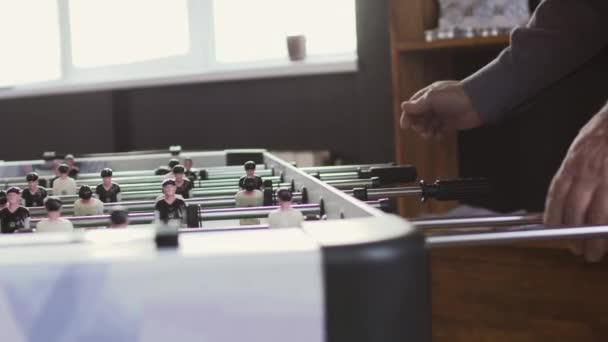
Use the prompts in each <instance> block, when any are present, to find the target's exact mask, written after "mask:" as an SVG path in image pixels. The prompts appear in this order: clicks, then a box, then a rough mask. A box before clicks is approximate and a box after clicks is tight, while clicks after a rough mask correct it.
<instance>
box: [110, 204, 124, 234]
mask: <svg viewBox="0 0 608 342" xmlns="http://www.w3.org/2000/svg"><path fill="white" fill-rule="evenodd" d="M128 227H129V212H128V211H127V208H125V207H123V206H120V205H117V206H115V207H113V208H112V211H111V212H110V226H109V227H108V228H128Z"/></svg>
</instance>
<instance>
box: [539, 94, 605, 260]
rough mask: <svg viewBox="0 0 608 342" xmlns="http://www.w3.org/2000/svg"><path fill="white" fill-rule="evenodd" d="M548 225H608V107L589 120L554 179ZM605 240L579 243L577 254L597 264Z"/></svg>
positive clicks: (550, 193)
mask: <svg viewBox="0 0 608 342" xmlns="http://www.w3.org/2000/svg"><path fill="white" fill-rule="evenodd" d="M544 221H545V224H546V225H548V226H563V225H565V226H579V225H585V224H586V225H598V224H608V106H606V107H604V109H602V110H601V111H600V112H599V113H598V114H596V115H595V116H594V117H593V119H591V121H589V122H588V123H587V124H586V125H585V127H583V129H581V131H580V132H579V134H578V136H577V137H576V139H575V140H574V142H573V143H572V145H571V146H570V149H569V150H568V154H567V155H566V158H565V159H564V161H563V163H562V166H561V167H560V169H559V171H558V172H557V174H556V175H555V177H554V178H553V181H552V182H551V187H550V188H549V194H548V195H547V203H546V206H545V217H544ZM607 247H608V243H607V242H606V240H605V239H594V240H586V241H581V242H576V243H575V245H574V246H572V249H573V252H574V253H575V254H577V255H582V254H584V256H585V259H586V260H587V261H590V262H597V261H600V260H601V259H602V257H603V256H604V254H605V253H606V251H607Z"/></svg>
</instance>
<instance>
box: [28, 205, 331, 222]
mask: <svg viewBox="0 0 608 342" xmlns="http://www.w3.org/2000/svg"><path fill="white" fill-rule="evenodd" d="M278 208H279V207H278V206H271V207H270V206H269V207H245V208H222V209H201V210H200V211H199V215H200V217H201V219H202V220H203V221H213V220H235V219H241V218H263V217H267V216H268V214H270V212H272V211H273V210H276V209H278ZM293 208H294V209H296V210H300V211H301V212H302V213H303V214H304V215H313V214H319V213H320V211H321V206H320V205H319V204H296V205H293ZM63 218H65V219H67V220H69V221H71V222H72V223H73V224H74V225H86V226H105V225H107V224H108V222H109V219H110V215H107V214H104V215H92V216H64V217H63ZM41 220H42V218H32V219H31V223H32V224H36V223H38V222H40V221H41ZM153 220H154V212H153V211H151V212H141V213H129V221H130V223H135V224H138V223H150V222H152V221H153Z"/></svg>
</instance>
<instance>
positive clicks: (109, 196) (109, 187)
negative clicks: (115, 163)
mask: <svg viewBox="0 0 608 342" xmlns="http://www.w3.org/2000/svg"><path fill="white" fill-rule="evenodd" d="M95 193H96V194H97V197H99V200H100V201H102V202H103V203H114V202H120V185H118V184H116V183H114V182H112V169H110V168H105V169H103V170H101V184H99V185H97V187H96V188H95Z"/></svg>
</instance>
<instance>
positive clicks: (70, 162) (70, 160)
mask: <svg viewBox="0 0 608 342" xmlns="http://www.w3.org/2000/svg"><path fill="white" fill-rule="evenodd" d="M64 159H65V164H66V165H67V166H68V167H69V168H70V171H68V176H69V177H70V178H74V179H77V178H78V173H79V172H80V169H79V168H78V166H76V165H74V155H73V154H68V155H66V156H65V158H64Z"/></svg>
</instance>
